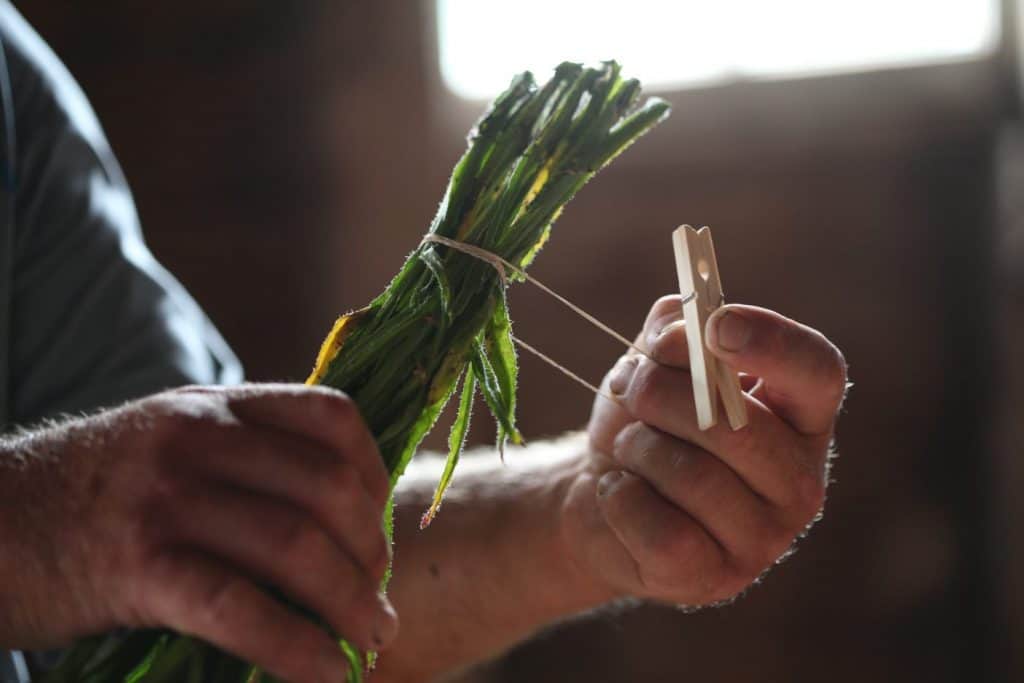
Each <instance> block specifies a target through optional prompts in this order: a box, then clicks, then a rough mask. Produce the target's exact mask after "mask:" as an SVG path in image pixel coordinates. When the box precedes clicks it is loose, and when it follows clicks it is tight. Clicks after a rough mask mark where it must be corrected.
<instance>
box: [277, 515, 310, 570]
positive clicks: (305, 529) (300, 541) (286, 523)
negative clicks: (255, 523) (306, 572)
mask: <svg viewBox="0 0 1024 683" xmlns="http://www.w3.org/2000/svg"><path fill="white" fill-rule="evenodd" d="M278 519H279V520H280V521H278V522H277V524H271V525H269V529H268V531H269V533H268V536H269V537H270V539H271V540H272V542H273V543H274V545H276V546H277V547H278V548H280V549H281V555H280V556H283V557H288V558H302V559H304V560H306V559H309V558H310V557H311V556H312V554H313V553H314V552H316V551H317V550H319V548H320V546H321V544H322V537H323V532H321V531H320V528H319V527H318V526H317V525H316V523H315V522H314V521H313V520H312V518H310V517H307V516H306V515H303V514H298V513H288V514H286V515H281V516H280V517H279V518H278Z"/></svg>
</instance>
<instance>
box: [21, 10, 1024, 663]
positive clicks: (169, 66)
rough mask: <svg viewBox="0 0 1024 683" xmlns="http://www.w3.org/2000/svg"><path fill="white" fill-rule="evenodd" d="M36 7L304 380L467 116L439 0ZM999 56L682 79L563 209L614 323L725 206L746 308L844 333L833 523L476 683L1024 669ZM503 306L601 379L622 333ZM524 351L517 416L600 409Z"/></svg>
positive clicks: (415, 230)
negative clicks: (1000, 378)
mask: <svg viewBox="0 0 1024 683" xmlns="http://www.w3.org/2000/svg"><path fill="white" fill-rule="evenodd" d="M410 8H414V9H410ZM22 10H23V11H24V12H25V13H26V15H27V16H28V17H29V18H30V19H31V20H33V21H34V22H35V23H36V24H37V26H38V28H39V29H40V31H41V32H42V33H43V35H44V37H46V38H47V39H48V40H49V41H50V42H51V44H53V46H54V47H55V49H56V50H57V51H58V53H59V54H60V55H61V56H62V57H63V58H64V59H65V61H66V62H67V63H68V64H69V66H70V68H71V69H72V71H73V72H74V73H75V74H76V75H77V76H78V77H79V79H80V81H81V82H82V84H83V86H84V87H85V89H86V91H87V92H88V93H89V94H90V97H91V99H92V101H93V103H94V105H95V107H96V108H97V110H98V112H99V114H100V116H101V118H102V120H103V121H104V123H105V126H106V129H107V131H108V133H109V136H110V138H111V140H112V143H113V145H114V148H115V151H116V152H117V153H118V154H119V155H120V158H121V161H122V163H123V165H124V167H125V170H126V173H127V175H128V177H129V180H130V182H131V183H132V186H133V189H134V191H135V194H136V198H137V201H138V204H139V208H140V211H141V214H142V218H143V223H144V226H145V229H146V231H147V234H148V237H149V241H150V244H151V245H152V247H153V249H154V251H155V252H156V253H157V255H158V256H159V257H160V258H161V259H162V260H163V261H164V262H165V263H166V264H167V265H168V266H169V267H170V268H171V269H172V270H173V271H174V272H175V273H177V275H178V276H179V277H180V278H181V280H182V281H183V282H184V283H185V284H186V286H187V287H188V288H189V289H190V290H191V291H192V292H193V293H194V294H195V296H196V297H197V298H198V299H199V301H200V302H201V303H202V305H203V306H204V307H205V308H206V309H207V310H208V311H209V312H210V314H211V316H212V317H213V318H214V320H215V322H216V323H217V324H218V325H219V326H220V328H221V330H222V331H223V332H224V333H225V335H226V337H227V338H228V340H229V342H230V343H231V344H232V345H233V346H234V348H235V349H236V350H237V351H238V353H239V354H240V356H241V357H242V358H243V360H244V361H245V363H246V365H247V368H248V374H249V376H250V378H253V379H301V378H302V377H303V376H304V375H305V373H306V371H307V370H308V367H309V365H310V363H311V361H312V357H313V353H314V351H315V349H316V347H317V345H318V343H319V340H320V337H321V335H322V334H323V333H324V332H325V331H326V329H327V328H328V327H329V325H330V323H331V320H332V318H333V316H334V315H335V314H336V313H338V312H340V311H342V310H344V309H347V308H351V307H356V306H359V305H362V304H363V303H365V302H366V301H367V300H368V299H369V298H370V297H371V296H373V295H374V294H376V293H377V292H378V291H379V290H380V289H381V288H382V287H383V286H384V285H385V283H386V282H387V280H388V278H389V277H390V276H391V275H392V274H393V273H394V272H395V270H396V269H397V267H398V266H399V264H400V262H401V259H402V257H403V256H404V255H405V254H406V253H407V252H408V251H409V250H410V249H411V248H412V247H413V246H414V245H415V244H416V242H417V240H418V239H419V236H420V235H421V234H422V232H423V231H424V230H425V229H426V227H427V225H428V223H429V220H430V217H431V216H432V214H433V210H434V208H435V206H436V202H437V201H438V200H439V198H440V195H441V192H442V189H443V185H444V182H445V179H446V177H447V173H448V171H449V170H450V168H451V166H452V164H453V163H454V161H455V159H456V158H457V156H458V154H459V152H460V151H461V148H462V145H463V141H462V136H463V135H464V132H465V130H466V128H467V126H468V123H469V121H470V120H471V117H472V115H473V114H474V113H475V112H476V111H477V107H476V105H465V104H460V103H458V102H453V101H452V100H450V99H448V98H446V96H445V94H444V92H443V91H442V90H441V89H440V87H439V85H438V80H437V74H436V67H435V66H434V61H433V55H434V47H433V44H432V42H431V40H432V37H431V33H430V22H431V20H432V19H431V15H430V11H429V8H428V5H427V4H425V3H422V2H421V3H419V4H416V5H410V4H409V3H405V2H400V0H382V1H379V2H376V3H332V2H326V1H321V2H312V1H311V2H303V3H278V2H268V1H266V0H264V1H262V2H238V1H232V0H218V1H217V2H206V3H198V2H178V3H156V4H153V3H146V4H141V3H130V2H124V1H122V2H115V3H102V4H96V3H73V2H70V1H68V0H47V1H45V2H43V1H37V2H35V3H31V4H29V3H25V4H24V6H23V7H22ZM626 67H627V69H628V65H626ZM990 67H991V65H984V64H983V65H975V66H971V67H946V68H940V69H924V70H907V71H898V72H890V73H883V74H875V75H869V76H852V77H837V78H834V79H818V80H813V81H803V82H798V83H792V84H761V85H746V84H737V85H731V86H726V87H720V88H709V89H704V90H701V91H695V92H690V93H678V94H670V95H668V96H669V97H670V99H672V101H673V102H674V104H675V105H676V111H675V113H674V115H673V119H672V121H671V122H670V123H669V124H666V125H665V126H663V127H662V128H661V129H659V130H658V131H657V132H655V133H654V134H652V135H651V136H650V137H649V138H648V139H647V140H644V141H642V142H641V143H640V144H638V145H637V146H636V147H635V148H634V149H632V150H631V151H630V152H629V153H628V156H627V157H626V158H623V159H622V162H621V163H617V164H616V166H614V167H612V168H611V169H609V170H608V171H607V172H605V173H603V174H602V175H601V176H599V177H598V178H597V179H596V180H595V181H594V183H593V184H592V185H591V186H589V187H588V188H586V189H585V190H584V191H583V192H582V193H581V195H580V197H579V198H578V199H577V200H576V201H575V202H574V203H573V204H572V205H571V206H570V208H569V209H568V210H567V211H566V214H565V216H564V218H563V219H562V220H561V222H560V223H559V225H558V227H557V229H556V232H555V237H554V239H553V240H552V243H551V245H550V246H549V247H548V249H547V250H546V251H545V252H544V253H543V254H542V256H541V257H540V258H539V260H538V262H537V264H536V267H535V271H534V272H535V274H536V275H537V276H538V277H540V278H541V279H542V280H544V281H545V282H547V283H548V284H550V285H551V286H553V287H554V288H555V289H557V290H559V291H560V292H562V293H564V294H566V295H567V296H568V297H569V298H571V299H573V300H575V301H577V302H578V303H580V304H582V305H583V306H584V307H585V308H588V309H589V310H591V311H593V312H594V313H595V314H596V315H598V316H599V317H601V318H602V319H604V320H607V321H608V322H610V323H611V324H613V325H614V326H615V327H617V328H619V329H622V330H626V331H632V330H633V329H635V328H636V327H637V326H638V325H639V324H640V323H641V322H642V320H643V317H644V315H645V312H646V309H647V306H648V305H649V303H650V302H651V301H652V300H653V299H654V298H656V297H657V296H659V295H660V294H662V293H665V292H669V291H671V290H672V289H673V287H674V276H673V266H672V258H671V252H670V249H669V238H668V236H669V232H670V230H671V229H672V228H674V227H675V226H676V225H677V224H679V223H683V222H688V223H693V224H709V225H712V226H713V227H714V230H715V237H716V243H717V246H718V253H719V259H720V261H721V269H722V274H723V280H724V283H725V286H726V290H727V293H728V295H729V297H730V299H731V300H734V301H742V302H749V303H755V304H760V305H765V306H770V307H773V308H776V309H778V310H779V311H782V312H783V313H785V314H787V315H790V316H792V317H795V318H797V319H800V320H802V321H804V322H807V323H808V324H811V325H813V326H815V327H817V328H819V329H821V330H822V331H824V332H825V333H826V334H827V335H829V336H830V337H832V338H833V339H834V340H835V341H836V342H837V343H838V344H839V345H840V347H841V348H843V350H844V351H845V353H846V355H847V358H848V360H849V362H850V366H851V376H852V379H853V381H854V382H855V384H856V386H855V387H854V389H853V391H852V394H851V397H850V400H849V402H848V407H847V411H846V414H845V415H844V417H843V419H842V422H841V424H840V429H839V439H838V445H839V452H840V458H839V460H838V463H837V466H836V469H835V477H836V480H837V482H836V484H835V485H834V486H833V487H832V489H831V495H830V501H829V506H828V509H827V513H826V516H825V519H824V520H823V521H822V522H821V523H820V524H819V525H818V528H816V529H815V530H814V533H812V534H811V536H810V538H808V539H807V540H806V541H805V542H803V543H802V544H801V545H800V551H799V552H798V553H797V554H796V555H795V556H794V557H793V558H791V559H790V560H789V561H788V562H787V563H786V565H785V566H784V567H782V568H780V569H779V570H778V571H776V572H773V573H772V574H771V575H770V576H769V577H768V578H767V580H766V581H765V583H764V585H762V586H758V587H756V588H755V589H754V590H752V591H751V592H750V594H749V595H748V596H747V597H745V598H744V599H742V600H740V601H739V602H738V603H737V604H736V605H734V606H732V607H729V608H726V609H719V610H711V611H705V612H701V613H699V614H694V615H686V614H683V613H681V612H679V611H676V610H673V609H669V608H654V607H650V608H644V609H640V610H635V611H629V612H627V613H624V614H621V615H619V616H614V617H613V616H602V617H599V618H595V619H590V620H583V621H579V622H574V623H572V624H571V625H567V626H562V627H559V628H556V629H553V630H551V631H550V632H547V633H545V634H544V635H543V636H542V637H541V638H538V639H537V640H535V641H534V642H531V643H529V644H526V645H524V646H522V647H519V648H517V649H516V650H515V651H514V652H512V653H511V654H510V655H509V656H508V657H507V658H505V659H504V660H503V661H502V662H499V663H497V664H496V665H495V666H493V667H491V668H490V670H489V672H488V673H486V674H480V675H481V677H485V678H487V679H489V680H495V681H505V680H508V681H518V680H532V681H538V682H542V681H584V680H586V681H637V680H644V681H662V680H664V681H670V680H671V681H675V680H714V681H737V682H738V681H755V680H756V681H821V680H829V681H832V682H833V683H842V682H846V681H849V682H850V683H853V682H861V681H867V680H870V681H904V680H931V681H934V682H936V683H941V682H945V681H978V680H1000V679H1002V678H1008V674H1007V673H1006V670H1005V669H1004V667H1003V660H1002V650H1001V645H1003V644H1005V643H1004V642H1003V641H1001V640H1000V638H1001V636H1000V634H1001V633H1003V629H1002V624H1003V622H1002V620H1003V619H1004V617H1005V615H1004V614H1003V612H1002V611H1001V610H999V609H996V601H995V600H994V598H993V594H994V593H995V591H996V588H995V584H993V583H992V581H993V579H992V574H993V566H994V564H995V563H997V562H998V561H999V556H998V555H992V554H990V545H992V544H991V543H990V541H991V534H992V529H993V528H994V527H993V524H992V515H993V514H995V513H994V512H993V507H994V506H993V504H992V500H993V496H994V495H995V493H994V492H995V490H996V489H995V488H994V487H993V486H992V482H991V480H990V477H991V471H992V467H991V466H992V462H991V460H992V459H991V452H990V449H989V447H988V436H987V431H986V428H987V418H986V415H987V412H988V408H989V388H990V380H991V377H992V374H993V371H994V369H995V367H994V365H993V363H994V357H993V355H992V348H993V339H992V337H991V329H992V319H991V310H990V307H989V305H988V304H987V300H988V295H989V294H990V289H989V288H990V286H991V281H990V279H989V272H990V266H989V264H990V262H991V253H990V252H991V250H992V241H991V235H992V226H993V220H992V215H993V214H992V205H993V196H994V194H993V193H994V184H993V160H992V157H993V150H994V148H995V139H996V137H995V131H996V126H997V118H998V117H997V114H998V93H997V89H998V83H997V82H996V81H995V80H994V79H993V78H992V75H991V71H992V69H991V68H990ZM512 305H513V313H514V315H515V316H516V318H517V323H518V325H519V327H518V330H519V333H520V334H522V335H523V336H524V337H525V338H527V339H528V340H530V341H531V342H532V343H534V344H535V345H537V346H539V347H540V348H542V349H544V350H546V351H547V352H549V353H550V354H551V355H554V356H555V357H558V358H561V359H564V360H566V361H567V362H569V363H570V364H571V365H572V367H573V368H574V369H576V370H577V371H579V372H580V373H581V374H583V375H585V376H588V377H591V378H594V379H597V378H599V377H600V376H601V374H602V373H603V372H604V370H605V369H606V368H607V367H609V366H610V364H611V363H612V362H613V361H614V358H615V357H616V354H617V353H619V350H618V349H617V348H616V347H615V345H614V343H610V342H608V341H607V340H605V339H603V338H602V337H600V336H598V335H596V334H595V333H593V332H592V331H591V330H590V329H589V328H588V327H586V326H585V325H583V324H578V323H577V322H576V321H573V320H570V319H567V318H566V316H565V315H564V313H563V312H562V310H560V309H559V308H558V307H557V306H556V305H554V304H552V303H550V302H548V301H547V300H545V299H544V298H542V297H541V296H540V295H539V294H537V293H536V292H535V291H532V290H530V289H528V288H525V287H522V286H520V287H518V288H517V289H516V290H515V291H514V292H513V293H512ZM522 366H523V367H522V371H523V378H522V383H521V386H522V398H521V401H522V417H521V419H522V424H523V427H524V429H525V431H526V433H527V434H528V435H529V436H534V437H537V436H542V435H545V434H554V433H557V432H559V431H562V430H565V429H567V428H573V427H577V426H579V425H581V424H582V423H583V421H584V420H585V419H586V415H587V412H588V406H589V402H590V400H589V397H588V396H587V395H586V394H584V393H581V391H580V390H579V389H578V388H577V387H576V386H575V385H572V384H570V383H568V382H567V381H566V380H564V379H563V378H560V377H558V376H555V375H552V374H551V373H550V372H549V371H548V370H547V368H545V367H543V366H541V365H540V364H539V363H537V362H535V361H534V360H533V359H531V358H524V359H522ZM1018 414H1019V413H1018ZM484 422H485V421H484V420H479V421H478V426H477V429H476V431H475V432H474V435H475V436H474V438H475V439H476V440H478V441H486V440H489V439H490V434H489V433H488V429H487V428H486V426H485V425H484ZM437 524H439V525H442V526H443V524H444V520H443V515H442V518H440V519H439V520H438V522H437ZM523 554H524V561H529V554H530V549H529V548H523ZM397 571H401V567H400V566H399V567H398V568H397Z"/></svg>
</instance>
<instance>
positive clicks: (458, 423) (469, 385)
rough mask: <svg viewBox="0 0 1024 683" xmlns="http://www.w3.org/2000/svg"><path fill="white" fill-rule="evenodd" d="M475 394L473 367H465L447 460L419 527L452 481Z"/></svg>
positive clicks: (426, 521) (429, 517)
mask: <svg viewBox="0 0 1024 683" xmlns="http://www.w3.org/2000/svg"><path fill="white" fill-rule="evenodd" d="M475 395H476V378H475V376H474V375H473V368H472V367H468V368H466V376H465V379H463V380H462V397H461V398H460V399H459V411H458V413H456V415H455V422H453V423H452V431H451V432H450V433H449V434H448V460H447V461H445V464H444V472H442V473H441V480H440V481H438V482H437V490H436V491H434V501H433V502H432V503H431V504H430V509H429V510H427V512H426V513H425V514H424V515H423V519H422V520H421V521H420V528H421V529H424V528H426V527H427V526H428V525H429V524H430V523H431V522H432V521H433V520H434V516H435V515H436V514H437V511H438V510H439V509H441V501H442V500H443V499H444V492H445V491H447V490H448V485H449V484H450V483H451V481H452V475H453V474H454V473H455V466H456V465H457V464H458V463H459V456H460V455H462V448H463V446H465V445H466V435H467V434H468V433H469V422H470V418H471V417H472V415H473V396H475Z"/></svg>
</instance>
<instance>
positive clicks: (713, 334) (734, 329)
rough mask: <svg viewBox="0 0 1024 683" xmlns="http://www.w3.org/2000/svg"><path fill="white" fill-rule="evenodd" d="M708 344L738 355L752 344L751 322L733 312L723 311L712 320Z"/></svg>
mask: <svg viewBox="0 0 1024 683" xmlns="http://www.w3.org/2000/svg"><path fill="white" fill-rule="evenodd" d="M709 322H710V324H709V325H708V343H709V344H710V345H711V346H712V347H717V348H719V349H721V350H722V351H728V352H730V353H737V352H739V351H742V350H743V348H744V347H745V346H746V345H747V344H748V343H749V342H750V335H751V334H752V333H753V327H752V326H751V324H750V321H749V320H747V319H746V318H744V317H743V316H742V315H740V314H738V313H734V312H733V311H722V312H721V313H718V314H716V315H715V316H713V317H712V318H711V320H710V321H709Z"/></svg>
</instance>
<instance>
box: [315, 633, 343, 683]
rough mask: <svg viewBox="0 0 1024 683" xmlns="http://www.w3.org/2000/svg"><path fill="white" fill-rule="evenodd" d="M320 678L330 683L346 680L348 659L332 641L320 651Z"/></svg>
mask: <svg viewBox="0 0 1024 683" xmlns="http://www.w3.org/2000/svg"><path fill="white" fill-rule="evenodd" d="M320 680H322V681H331V683H343V682H344V681H346V680H348V660H347V659H345V655H344V654H342V652H341V648H340V647H338V646H337V645H335V644H333V643H332V644H331V645H329V646H328V647H326V648H324V650H323V652H321V653H320Z"/></svg>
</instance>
